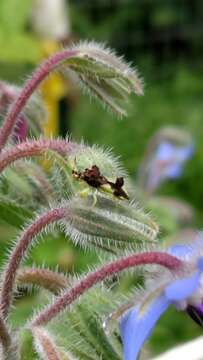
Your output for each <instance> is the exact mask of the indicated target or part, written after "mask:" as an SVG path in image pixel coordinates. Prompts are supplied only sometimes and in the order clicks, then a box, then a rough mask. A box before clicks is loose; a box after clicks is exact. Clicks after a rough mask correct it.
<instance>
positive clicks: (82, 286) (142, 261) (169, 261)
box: [31, 252, 183, 326]
mask: <svg viewBox="0 0 203 360" xmlns="http://www.w3.org/2000/svg"><path fill="white" fill-rule="evenodd" d="M146 264H158V265H161V266H164V267H166V268H168V269H170V270H171V271H174V270H178V269H179V268H180V267H181V266H182V264H183V262H182V261H181V260H179V259H178V258H176V257H174V256H172V255H169V254H167V253H162V252H144V253H140V254H134V255H130V256H128V257H125V258H122V259H119V260H116V261H114V262H112V263H109V264H107V265H104V266H102V267H101V268H100V269H98V270H96V271H94V272H92V273H90V274H88V275H87V276H86V277H85V278H84V279H82V280H81V281H80V282H79V283H78V284H76V285H75V286H74V287H73V288H71V289H70V290H67V291H66V292H65V293H64V294H62V295H61V296H59V297H58V298H57V299H56V301H55V302H54V303H53V304H51V305H49V306H48V307H46V308H45V309H44V310H42V311H41V312H40V313H39V314H38V315H37V317H36V318H34V319H33V321H32V322H31V326H41V325H44V324H46V323H48V322H49V321H50V320H52V319H53V318H54V317H55V316H56V315H58V314H59V313H60V312H61V311H62V310H64V309H65V308H66V307H67V306H68V305H70V304H71V303H72V302H73V301H75V300H76V299H77V298H78V297H79V296H81V295H82V294H83V293H85V292H86V291H87V290H88V289H90V288H91V287H92V286H94V285H95V284H97V283H98V282H100V281H103V280H104V279H105V278H107V277H109V276H111V275H113V274H115V273H118V272H120V271H122V270H124V269H128V268H131V267H134V266H139V265H146Z"/></svg>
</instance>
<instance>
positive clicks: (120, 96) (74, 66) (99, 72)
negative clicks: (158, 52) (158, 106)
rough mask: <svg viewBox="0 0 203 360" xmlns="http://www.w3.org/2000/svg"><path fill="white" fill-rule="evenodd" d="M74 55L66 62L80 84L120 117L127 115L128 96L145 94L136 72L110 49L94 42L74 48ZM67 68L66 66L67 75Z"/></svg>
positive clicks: (83, 43) (84, 43)
mask: <svg viewBox="0 0 203 360" xmlns="http://www.w3.org/2000/svg"><path fill="white" fill-rule="evenodd" d="M72 50H73V51H75V56H72V57H71V58H70V59H68V60H67V61H66V64H67V65H68V68H69V69H71V70H72V71H73V72H74V73H75V75H76V76H77V77H78V78H79V81H80V83H82V85H84V87H85V88H86V89H87V90H88V91H89V92H90V93H91V94H92V95H94V96H96V97H97V98H98V99H99V100H101V102H102V103H103V104H105V105H107V107H109V108H110V109H111V110H112V111H113V112H115V113H117V114H118V115H120V116H123V115H126V112H125V110H124V108H123V106H122V102H123V103H124V102H126V100H127V98H128V96H129V94H131V93H136V94H137V95H143V88H142V82H141V80H140V79H139V77H138V75H137V72H136V71H135V70H134V69H132V68H131V67H130V66H129V65H128V64H127V63H125V61H124V60H123V59H122V58H121V57H118V56H117V55H115V53H114V52H112V51H111V50H110V49H108V48H106V47H104V46H103V45H101V44H97V43H95V42H82V43H79V44H77V45H75V46H73V47H72ZM66 70H67V68H66V67H65V66H64V72H66Z"/></svg>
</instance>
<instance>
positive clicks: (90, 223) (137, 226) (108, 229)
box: [61, 192, 158, 250]
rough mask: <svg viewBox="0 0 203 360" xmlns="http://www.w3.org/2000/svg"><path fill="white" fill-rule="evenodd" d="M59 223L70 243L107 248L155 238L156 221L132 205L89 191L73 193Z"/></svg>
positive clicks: (124, 247)
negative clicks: (74, 195)
mask: <svg viewBox="0 0 203 360" xmlns="http://www.w3.org/2000/svg"><path fill="white" fill-rule="evenodd" d="M61 223H62V224H63V226H64V228H65V232H66V234H67V235H68V236H70V238H71V239H72V240H73V241H74V243H76V244H79V245H81V246H84V247H89V246H98V247H101V248H104V249H110V250H115V249H117V248H120V249H127V248H133V247H134V248H135V247H137V246H139V245H143V242H144V241H149V242H151V241H153V240H155V238H156V235H157V233H158V227H157V225H156V224H155V223H154V222H153V221H152V219H151V218H150V217H149V216H148V215H146V214H145V213H143V211H141V210H140V209H139V208H138V207H137V206H136V205H134V204H130V203H129V202H127V201H124V200H119V199H114V198H113V197H109V196H108V195H105V194H100V193H97V194H96V195H95V194H94V193H92V192H89V194H88V195H86V196H80V195H78V196H76V197H73V198H72V200H70V201H69V204H68V211H67V216H66V218H65V219H64V220H61Z"/></svg>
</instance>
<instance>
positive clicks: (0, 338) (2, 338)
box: [0, 317, 11, 353]
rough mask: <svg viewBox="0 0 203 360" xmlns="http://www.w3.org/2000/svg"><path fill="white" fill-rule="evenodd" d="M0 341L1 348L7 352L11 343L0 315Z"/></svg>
mask: <svg viewBox="0 0 203 360" xmlns="http://www.w3.org/2000/svg"><path fill="white" fill-rule="evenodd" d="M0 342H1V344H2V347H3V350H4V352H5V353H7V351H8V348H9V347H10V345H11V337H10V334H9V331H8V329H7V326H6V324H5V322H4V320H3V319H2V318H1V317H0Z"/></svg>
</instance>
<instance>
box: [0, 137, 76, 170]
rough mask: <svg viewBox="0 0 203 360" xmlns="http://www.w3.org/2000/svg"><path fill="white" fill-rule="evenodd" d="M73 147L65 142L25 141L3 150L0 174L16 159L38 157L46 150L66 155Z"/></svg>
mask: <svg viewBox="0 0 203 360" xmlns="http://www.w3.org/2000/svg"><path fill="white" fill-rule="evenodd" d="M75 146H78V145H76V144H74V143H72V142H68V141H66V140H57V139H56V140H46V139H42V140H32V141H25V142H23V143H20V144H18V145H15V146H13V147H11V148H9V149H5V150H4V151H3V152H2V153H1V154H0V173H1V172H2V171H3V170H4V169H5V168H6V167H7V166H8V165H10V164H12V163H14V162H15V161H16V160H18V159H22V158H25V157H30V156H39V155H41V154H43V153H44V151H46V150H52V151H56V152H58V153H59V154H61V155H66V154H68V153H69V152H70V151H71V150H73V149H74V147H75Z"/></svg>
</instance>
